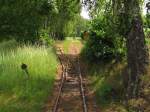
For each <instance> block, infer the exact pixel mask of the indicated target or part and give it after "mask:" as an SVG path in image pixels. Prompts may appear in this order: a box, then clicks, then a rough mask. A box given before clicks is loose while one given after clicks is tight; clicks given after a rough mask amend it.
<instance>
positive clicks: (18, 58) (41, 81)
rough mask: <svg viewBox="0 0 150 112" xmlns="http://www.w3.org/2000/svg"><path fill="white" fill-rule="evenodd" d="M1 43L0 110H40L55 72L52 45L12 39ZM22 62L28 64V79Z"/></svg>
mask: <svg viewBox="0 0 150 112" xmlns="http://www.w3.org/2000/svg"><path fill="white" fill-rule="evenodd" d="M8 45H9V46H8ZM0 46H1V48H0V112H41V110H42V109H43V105H44V103H45V101H46V99H47V97H48V95H49V94H50V93H51V90H52V87H53V82H54V79H55V74H56V68H57V59H56V56H55V54H54V53H53V50H52V48H51V47H49V48H47V47H45V46H33V45H29V44H28V45H23V46H19V44H18V43H17V42H15V41H9V42H4V43H1V44H0ZM12 46H13V47H12ZM6 48H7V49H6ZM22 63H24V64H26V65H27V71H28V72H29V79H28V77H27V74H26V72H25V71H24V70H22V69H21V65H22Z"/></svg>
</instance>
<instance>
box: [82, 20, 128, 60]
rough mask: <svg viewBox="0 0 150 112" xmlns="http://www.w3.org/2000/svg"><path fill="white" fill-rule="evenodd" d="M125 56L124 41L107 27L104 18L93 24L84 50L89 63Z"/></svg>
mask: <svg viewBox="0 0 150 112" xmlns="http://www.w3.org/2000/svg"><path fill="white" fill-rule="evenodd" d="M124 54H125V49H124V40H123V39H122V37H121V36H120V35H119V34H114V32H113V30H112V29H110V27H108V26H107V22H105V21H104V20H103V18H97V19H94V20H93V22H92V23H91V31H90V35H89V39H88V40H87V42H86V44H85V47H84V48H83V50H82V56H83V57H85V58H87V59H88V60H89V61H98V60H109V59H112V58H115V57H122V56H123V55H124Z"/></svg>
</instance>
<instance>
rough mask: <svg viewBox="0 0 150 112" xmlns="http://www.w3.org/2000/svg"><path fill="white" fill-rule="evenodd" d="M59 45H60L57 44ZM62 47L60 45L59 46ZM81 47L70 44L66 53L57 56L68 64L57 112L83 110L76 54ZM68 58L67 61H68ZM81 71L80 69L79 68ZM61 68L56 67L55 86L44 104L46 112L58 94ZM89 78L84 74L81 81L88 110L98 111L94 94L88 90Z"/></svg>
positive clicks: (49, 110)
mask: <svg viewBox="0 0 150 112" xmlns="http://www.w3.org/2000/svg"><path fill="white" fill-rule="evenodd" d="M59 47H60V46H59ZM61 47H62V46H61ZM62 49H63V48H62ZM80 50H81V48H80V47H78V46H76V45H75V44H73V43H72V44H71V45H70V47H69V50H68V54H63V55H60V54H59V57H60V58H61V60H62V63H63V64H64V65H66V64H68V70H67V71H68V76H67V79H66V81H65V84H64V87H63V94H62V96H61V100H60V103H59V109H58V112H83V106H82V99H81V95H80V87H79V82H78V76H77V75H78V67H77V66H78V64H77V56H78V55H79V53H80ZM68 60H69V61H68ZM81 71H82V69H81ZM61 72H62V71H61V68H60V67H59V68H58V76H57V79H56V81H55V87H54V90H53V95H52V97H51V98H49V101H48V103H47V105H46V112H51V110H52V108H53V104H54V101H55V97H56V95H57V94H58V88H59V83H60V75H61ZM89 82H90V81H89V80H88V79H87V78H86V76H85V75H84V77H83V83H84V86H85V90H86V91H85V94H86V101H87V107H88V112H99V111H98V110H97V107H96V103H95V101H94V94H93V93H92V92H91V91H90V88H89V87H88V85H89Z"/></svg>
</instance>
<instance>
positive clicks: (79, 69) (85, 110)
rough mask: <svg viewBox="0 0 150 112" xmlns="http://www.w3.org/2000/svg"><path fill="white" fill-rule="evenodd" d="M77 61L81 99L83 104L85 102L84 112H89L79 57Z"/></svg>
mask: <svg viewBox="0 0 150 112" xmlns="http://www.w3.org/2000/svg"><path fill="white" fill-rule="evenodd" d="M77 60H78V61H77V62H78V72H79V80H80V82H79V83H80V90H81V97H82V102H83V112H88V109H87V104H86V98H85V91H84V87H83V79H82V74H81V67H80V61H79V57H78V56H77Z"/></svg>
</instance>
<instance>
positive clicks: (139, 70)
mask: <svg viewBox="0 0 150 112" xmlns="http://www.w3.org/2000/svg"><path fill="white" fill-rule="evenodd" d="M124 7H125V15H126V16H125V18H126V29H128V30H126V40H127V41H126V44H127V61H128V69H129V74H128V88H127V95H128V98H134V97H138V95H139V90H140V84H141V76H142V75H144V74H145V73H146V67H147V64H148V50H147V46H146V44H145V36H144V31H143V25H142V19H141V13H140V12H141V11H140V2H139V0H124Z"/></svg>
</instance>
